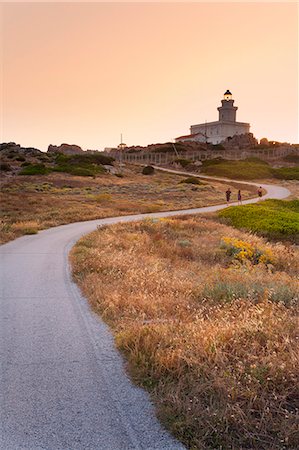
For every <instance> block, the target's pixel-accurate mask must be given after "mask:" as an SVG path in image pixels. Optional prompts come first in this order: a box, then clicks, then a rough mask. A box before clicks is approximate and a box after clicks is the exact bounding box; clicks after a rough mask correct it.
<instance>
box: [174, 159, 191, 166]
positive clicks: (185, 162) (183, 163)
mask: <svg viewBox="0 0 299 450" xmlns="http://www.w3.org/2000/svg"><path fill="white" fill-rule="evenodd" d="M174 162H175V163H178V164H180V165H181V166H182V167H187V166H188V165H189V164H190V163H191V160H190V159H184V158H178V159H175V160H174Z"/></svg>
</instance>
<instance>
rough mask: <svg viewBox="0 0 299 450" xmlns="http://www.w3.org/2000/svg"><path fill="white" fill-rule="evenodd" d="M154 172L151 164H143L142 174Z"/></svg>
mask: <svg viewBox="0 0 299 450" xmlns="http://www.w3.org/2000/svg"><path fill="white" fill-rule="evenodd" d="M154 173H155V169H154V168H153V166H145V167H144V168H143V169H142V174H143V175H153V174H154Z"/></svg>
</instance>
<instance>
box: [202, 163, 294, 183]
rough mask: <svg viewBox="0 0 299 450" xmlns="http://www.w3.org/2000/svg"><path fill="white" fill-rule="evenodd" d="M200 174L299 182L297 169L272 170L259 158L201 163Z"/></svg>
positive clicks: (240, 178) (239, 178)
mask: <svg viewBox="0 0 299 450" xmlns="http://www.w3.org/2000/svg"><path fill="white" fill-rule="evenodd" d="M201 170H202V172H204V173H205V174H207V175H215V176H221V177H225V178H232V179H234V178H235V179H238V180H254V179H255V180H258V179H267V178H279V179H285V180H299V167H291V168H287V167H283V168H280V169H274V168H273V167H271V166H270V165H269V164H268V163H267V162H265V161H262V160H260V159H259V158H247V159H245V160H238V161H230V160H224V159H222V158H215V159H210V160H207V161H203V165H202V168H201Z"/></svg>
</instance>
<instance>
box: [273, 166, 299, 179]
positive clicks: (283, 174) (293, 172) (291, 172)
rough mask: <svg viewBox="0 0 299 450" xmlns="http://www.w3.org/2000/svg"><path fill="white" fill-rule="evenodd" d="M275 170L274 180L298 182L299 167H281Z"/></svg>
mask: <svg viewBox="0 0 299 450" xmlns="http://www.w3.org/2000/svg"><path fill="white" fill-rule="evenodd" d="M274 170H275V178H280V179H283V180H299V166H298V167H281V168H280V169H274Z"/></svg>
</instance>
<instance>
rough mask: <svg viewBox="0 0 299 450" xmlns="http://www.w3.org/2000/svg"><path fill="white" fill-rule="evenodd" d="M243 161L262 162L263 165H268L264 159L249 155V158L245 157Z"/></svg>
mask: <svg viewBox="0 0 299 450" xmlns="http://www.w3.org/2000/svg"><path fill="white" fill-rule="evenodd" d="M244 161H248V162H253V163H257V164H263V165H265V166H269V163H267V161H264V160H263V159H260V158H257V157H256V156H250V157H249V158H245V159H244Z"/></svg>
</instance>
